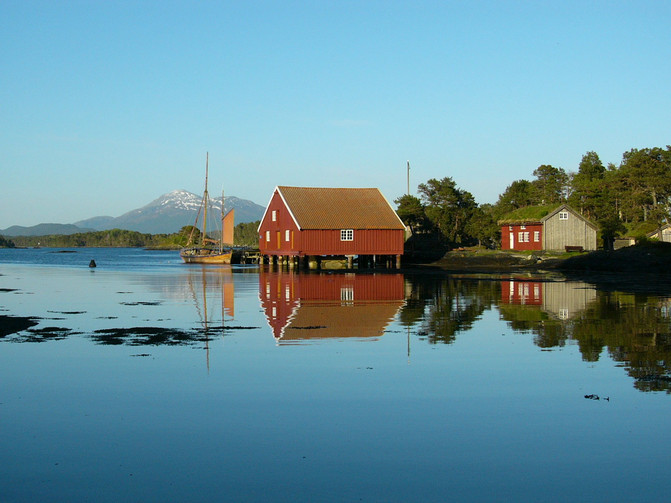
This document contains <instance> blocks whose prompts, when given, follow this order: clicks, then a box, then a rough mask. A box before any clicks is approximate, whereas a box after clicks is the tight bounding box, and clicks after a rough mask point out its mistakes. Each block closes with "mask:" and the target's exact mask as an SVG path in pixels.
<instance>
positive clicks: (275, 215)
mask: <svg viewBox="0 0 671 503" xmlns="http://www.w3.org/2000/svg"><path fill="white" fill-rule="evenodd" d="M273 222H277V210H273Z"/></svg>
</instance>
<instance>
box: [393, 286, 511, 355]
mask: <svg viewBox="0 0 671 503" xmlns="http://www.w3.org/2000/svg"><path fill="white" fill-rule="evenodd" d="M409 282H410V284H411V285H412V293H411V295H410V297H409V298H408V299H407V300H406V305H405V307H404V308H403V310H402V311H401V315H400V319H401V323H402V324H404V325H410V324H418V323H419V324H420V327H421V328H420V330H419V334H420V335H421V336H423V337H426V338H427V340H428V341H429V342H431V343H434V344H435V343H437V342H443V343H445V344H450V343H452V342H454V340H455V337H456V334H457V333H458V332H462V331H464V330H468V329H470V328H472V326H473V322H474V321H475V320H477V319H478V318H479V317H480V315H481V314H482V313H483V312H484V311H485V309H488V308H491V306H492V304H494V303H495V301H496V300H498V298H500V295H501V294H500V287H499V285H498V282H495V281H473V280H463V279H460V278H453V277H448V278H441V277H428V278H425V277H413V278H412V279H411V280H409Z"/></svg>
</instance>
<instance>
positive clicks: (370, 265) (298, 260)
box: [258, 254, 401, 270]
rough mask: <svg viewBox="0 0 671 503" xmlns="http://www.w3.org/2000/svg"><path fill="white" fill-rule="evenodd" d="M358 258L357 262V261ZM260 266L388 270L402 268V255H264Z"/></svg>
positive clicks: (260, 259)
mask: <svg viewBox="0 0 671 503" xmlns="http://www.w3.org/2000/svg"><path fill="white" fill-rule="evenodd" d="M355 257H356V261H355ZM258 262H259V264H264V263H267V264H269V265H271V266H273V265H275V266H278V267H281V268H284V267H286V268H288V269H301V268H306V269H310V270H320V269H355V268H356V269H375V268H378V267H383V268H387V269H400V268H401V255H358V256H356V255H346V256H344V257H343V256H341V257H340V258H338V257H331V256H320V255H309V256H308V255H304V256H302V257H300V256H298V255H263V254H261V255H260V256H259V260H258Z"/></svg>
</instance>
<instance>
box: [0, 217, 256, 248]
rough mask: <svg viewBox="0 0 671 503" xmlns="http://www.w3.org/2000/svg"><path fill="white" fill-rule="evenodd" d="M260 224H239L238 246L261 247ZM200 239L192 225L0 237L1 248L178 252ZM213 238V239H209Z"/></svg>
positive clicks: (236, 228)
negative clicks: (163, 230)
mask: <svg viewBox="0 0 671 503" xmlns="http://www.w3.org/2000/svg"><path fill="white" fill-rule="evenodd" d="M258 226H259V222H248V223H240V224H238V225H236V226H235V231H234V233H233V235H234V239H235V243H234V244H235V245H236V246H252V247H255V246H258V236H257V235H256V229H257V228H258ZM192 231H193V236H194V238H195V239H198V238H199V237H200V231H199V230H198V229H197V228H194V227H193V226H191V225H187V226H185V227H182V228H181V229H180V230H179V231H178V232H175V233H172V234H143V233H140V232H136V231H129V230H124V229H111V230H106V231H95V232H81V233H77V234H53V235H49V236H15V237H12V238H11V239H8V238H4V237H3V236H0V248H14V247H21V248H34V247H38V246H41V247H45V248H78V247H94V248H95V247H97V248H155V249H167V250H171V249H179V248H182V247H184V246H187V243H188V240H189V236H191V235H192ZM208 237H213V236H208Z"/></svg>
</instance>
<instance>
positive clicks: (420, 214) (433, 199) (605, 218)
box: [394, 145, 671, 249]
mask: <svg viewBox="0 0 671 503" xmlns="http://www.w3.org/2000/svg"><path fill="white" fill-rule="evenodd" d="M532 174H533V178H532V179H531V180H526V179H522V180H515V181H513V182H512V183H511V184H510V185H509V186H508V187H507V188H506V189H505V190H504V191H503V193H501V195H499V198H498V201H497V202H496V203H495V204H483V205H478V204H477V203H476V202H475V199H474V198H473V195H472V194H471V193H470V192H468V191H467V190H463V189H461V188H459V187H457V185H456V183H455V182H454V180H453V179H452V177H445V178H442V179H440V180H438V179H434V178H432V179H431V180H428V181H427V182H426V183H422V184H420V185H419V186H418V189H417V190H418V194H419V197H416V196H413V195H409V194H406V195H403V196H401V197H399V198H398V199H396V200H395V201H394V202H395V203H396V204H397V205H398V209H397V212H398V215H399V217H400V218H401V219H402V220H403V222H404V223H405V224H406V225H408V226H409V227H410V228H411V230H412V234H413V237H414V238H415V239H417V238H426V237H431V238H433V241H436V240H437V242H439V243H440V244H442V245H444V246H445V247H447V248H453V247H457V246H470V245H481V246H485V247H488V248H497V247H499V244H500V237H501V236H500V234H501V231H500V227H499V225H498V222H499V221H500V220H504V219H507V218H511V217H514V216H516V215H517V216H520V215H521V214H522V213H523V212H524V211H525V210H526V211H528V209H529V208H538V207H546V208H545V214H547V213H549V212H550V211H551V210H552V209H554V208H556V207H557V206H558V205H559V204H561V203H568V204H569V205H571V206H572V207H573V208H574V209H575V210H576V211H579V212H580V213H581V214H582V215H583V216H584V217H586V218H587V219H589V220H591V221H592V222H593V223H594V224H596V225H597V226H598V228H599V233H600V236H599V237H600V242H601V245H602V246H603V247H604V248H606V249H612V246H613V242H614V240H615V239H616V238H618V237H623V236H628V237H634V238H639V239H640V238H642V237H644V236H645V235H646V234H647V233H649V232H652V231H654V230H656V229H658V228H660V227H661V226H662V225H664V224H665V223H667V221H668V219H669V204H670V202H671V146H669V145H667V146H666V148H661V147H652V148H643V149H631V150H629V151H627V152H625V153H624V154H623V156H622V161H621V162H620V164H619V165H615V164H612V163H610V164H608V165H606V166H605V165H604V164H603V163H602V162H601V159H600V158H599V155H598V154H597V153H596V152H587V153H586V154H584V155H583V156H582V160H581V161H580V164H579V165H578V166H577V167H576V171H566V170H565V169H564V168H561V167H555V166H552V165H549V164H543V165H541V166H538V167H537V168H536V169H535V170H534V171H533V173H532ZM536 214H538V212H536Z"/></svg>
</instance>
